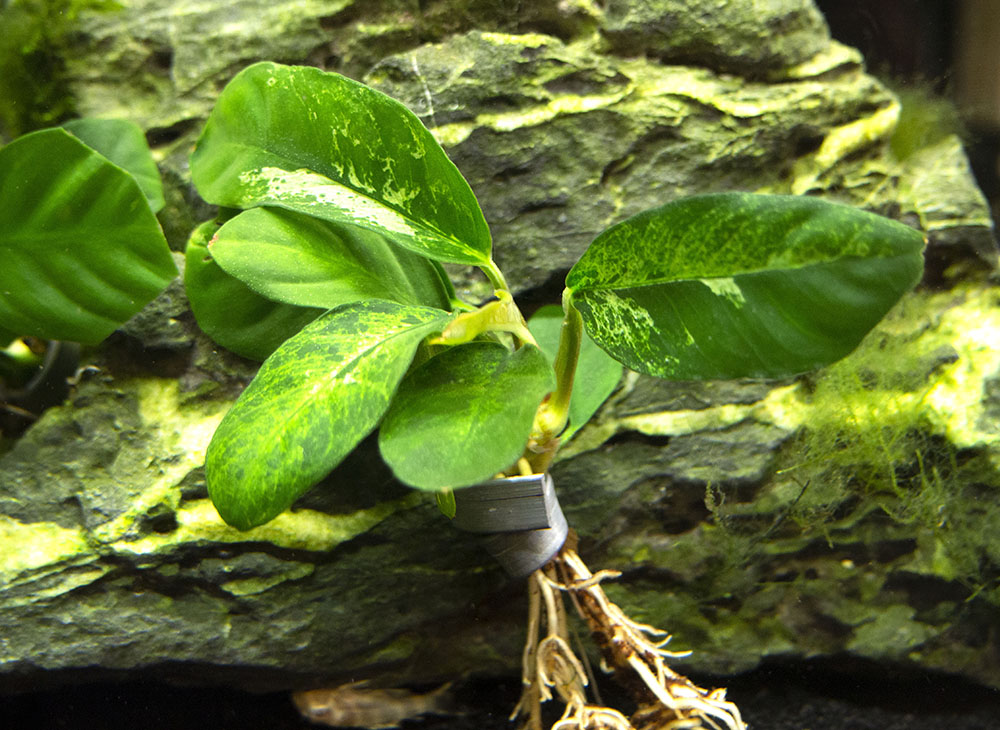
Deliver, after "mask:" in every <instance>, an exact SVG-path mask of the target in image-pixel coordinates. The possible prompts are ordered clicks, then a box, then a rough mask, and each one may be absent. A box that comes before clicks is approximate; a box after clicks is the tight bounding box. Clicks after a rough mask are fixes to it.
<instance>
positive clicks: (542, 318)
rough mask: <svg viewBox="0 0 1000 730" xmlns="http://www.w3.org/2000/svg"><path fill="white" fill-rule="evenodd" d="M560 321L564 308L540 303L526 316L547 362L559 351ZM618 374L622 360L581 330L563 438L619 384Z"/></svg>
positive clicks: (529, 327)
mask: <svg viewBox="0 0 1000 730" xmlns="http://www.w3.org/2000/svg"><path fill="white" fill-rule="evenodd" d="M562 322H563V310H562V307H558V306H547V307H542V308H540V309H539V310H538V311H537V312H535V313H534V314H533V315H532V316H531V319H529V320H528V329H529V330H531V334H532V335H534V336H535V340H536V341H537V342H538V346H539V347H540V348H541V350H542V352H544V353H545V356H546V357H547V358H548V359H549V362H555V359H556V353H557V352H558V351H559V336H560V333H561V331H562ZM621 377H622V366H621V363H619V362H618V361H617V360H615V359H614V358H612V357H611V356H610V355H608V354H607V353H606V352H605V351H604V350H602V349H601V348H600V347H598V346H597V345H595V344H594V341H593V340H592V339H590V337H588V336H587V334H586V333H584V336H583V341H582V342H581V343H580V357H579V360H578V361H577V364H576V376H575V377H574V378H573V394H572V396H571V398H570V402H569V426H568V427H567V428H566V430H565V431H563V433H562V439H563V441H568V440H569V439H570V438H571V437H572V436H573V434H574V433H576V432H577V431H578V430H579V429H580V428H582V427H583V425H584V424H585V423H587V421H589V420H590V418H591V416H593V415H594V414H595V413H596V412H597V409H598V408H600V407H601V404H602V403H604V401H606V400H607V399H608V396H610V395H611V394H612V393H613V392H614V391H615V388H617V387H618V381H619V380H621Z"/></svg>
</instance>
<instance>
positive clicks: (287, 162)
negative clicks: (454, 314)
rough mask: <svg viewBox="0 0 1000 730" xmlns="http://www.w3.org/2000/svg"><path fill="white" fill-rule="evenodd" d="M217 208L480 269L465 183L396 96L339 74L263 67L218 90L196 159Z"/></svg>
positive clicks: (198, 178)
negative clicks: (360, 235)
mask: <svg viewBox="0 0 1000 730" xmlns="http://www.w3.org/2000/svg"><path fill="white" fill-rule="evenodd" d="M191 175H192V178H193V180H194V182H195V185H196V186H197V188H198V191H199V192H200V193H201V195H202V197H204V198H205V199H206V200H207V201H209V202H210V203H215V204H218V205H227V206H231V207H237V208H248V207H252V206H256V205H265V204H267V205H276V206H280V207H284V208H289V209H292V210H298V211H300V212H303V213H307V214H309V215H313V216H317V217H320V218H325V219H327V220H331V221H334V222H339V223H352V224H356V225H359V226H363V227H366V228H370V229H371V230H374V231H376V232H378V233H381V234H384V235H386V236H388V237H390V238H391V239H392V240H393V241H394V242H396V243H398V244H399V245H401V246H403V247H405V248H408V249H410V250H412V251H415V252H417V253H419V254H423V255H425V256H428V257H430V258H433V259H436V260H439V261H450V262H454V263H464V264H475V265H479V264H484V263H486V262H487V261H489V259H490V250H491V242H490V233H489V227H488V226H487V225H486V221H485V219H484V218H483V214H482V211H481V210H480V209H479V203H478V202H477V201H476V198H475V196H474V195H473V193H472V190H471V189H470V188H469V185H468V183H467V182H466V181H465V178H463V177H462V175H461V173H459V171H458V169H457V168H456V167H455V165H454V164H452V162H451V160H449V159H448V157H447V155H445V153H444V150H442V149H441V147H440V145H438V143H437V142H436V141H435V139H434V137H433V136H432V135H431V133H430V132H428V131H427V129H426V128H425V127H424V126H423V125H422V124H421V123H420V120H419V119H417V117H416V116H415V115H414V114H413V113H412V112H410V111H409V110H408V109H406V107H404V106H403V105H402V104H400V103H399V102H397V101H395V100H393V99H390V98H389V97H388V96H385V95H384V94H381V93H379V92H377V91H375V90H374V89H371V88H369V87H367V86H365V85H364V84H359V83H358V82H356V81H352V80H350V79H348V78H345V77H343V76H340V75H339V74H333V73H325V72H323V71H320V70H319V69H316V68H310V67H305V66H282V65H279V64H276V63H258V64H254V65H253V66H250V67H248V68H246V69H244V70H243V71H241V72H240V73H239V74H238V75H237V76H236V77H235V78H234V79H233V80H232V81H231V82H229V85H228V86H226V88H225V89H224V90H223V92H222V94H221V95H220V97H219V100H218V102H217V103H216V106H215V109H214V110H213V111H212V114H211V116H210V117H209V119H208V123H207V124H206V125H205V130H204V132H203V133H202V135H201V138H200V139H199V140H198V145H197V148H196V149H195V152H194V155H193V156H192V158H191Z"/></svg>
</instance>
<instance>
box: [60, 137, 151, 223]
mask: <svg viewBox="0 0 1000 730" xmlns="http://www.w3.org/2000/svg"><path fill="white" fill-rule="evenodd" d="M62 126H63V128H64V129H66V130H67V131H68V132H70V133H71V134H72V135H73V136H74V137H77V138H78V139H79V140H80V141H81V142H83V143H84V144H85V145H87V146H88V147H90V148H91V149H93V150H96V151H97V152H100V153H101V154H102V155H104V156H105V157H107V158H108V159H109V160H110V161H111V162H113V163H115V164H116V165H118V167H120V168H122V169H123V170H125V172H127V173H129V174H130V175H132V177H134V178H135V181H136V182H137V183H139V187H140V188H141V189H142V194H143V195H145V196H146V200H147V201H148V202H149V207H150V209H151V210H152V211H153V212H154V213H157V212H159V211H160V210H161V209H162V208H163V206H164V200H163V183H162V181H161V180H160V171H159V170H158V169H157V167H156V163H155V162H154V161H153V154H152V152H150V151H149V145H148V144H147V143H146V135H144V134H143V133H142V129H141V128H140V127H139V125H138V124H135V123H134V122H129V121H127V120H125V119H75V120H73V121H72V122H67V123H66V124H64V125H62Z"/></svg>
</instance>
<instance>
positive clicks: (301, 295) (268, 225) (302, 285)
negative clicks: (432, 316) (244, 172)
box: [209, 208, 450, 309]
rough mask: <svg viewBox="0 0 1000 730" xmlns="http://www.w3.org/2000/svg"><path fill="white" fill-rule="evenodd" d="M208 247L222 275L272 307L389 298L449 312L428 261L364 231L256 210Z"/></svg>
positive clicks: (438, 279)
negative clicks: (273, 303)
mask: <svg viewBox="0 0 1000 730" xmlns="http://www.w3.org/2000/svg"><path fill="white" fill-rule="evenodd" d="M209 249H210V251H211V254H212V258H213V259H214V260H215V261H216V262H217V263H218V264H219V266H221V267H222V268H223V269H224V270H225V271H226V273H228V274H231V275H232V276H235V277H236V278H237V279H239V280H240V281H243V282H245V283H246V284H247V285H248V286H249V287H250V288H251V289H253V290H254V291H256V292H258V293H260V294H262V295H263V296H265V297H267V298H268V299H272V300H274V301H277V302H285V303H287V304H297V305H299V306H303V307H322V308H323V309H332V308H333V307H337V306H340V305H341V304H347V303H348V302H355V301H361V300H364V299H389V300H391V301H394V302H399V303H400V304H419V305H423V306H428V307H437V308H439V309H448V308H449V307H450V298H449V292H448V291H447V290H446V289H445V286H444V284H443V282H442V280H441V276H440V274H439V273H438V271H437V269H436V268H435V267H434V266H433V264H432V263H431V261H430V260H429V259H426V258H424V257H423V256H418V255H417V254H415V253H412V252H410V251H407V250H406V249H402V248H399V247H398V246H395V245H393V244H392V243H390V242H389V241H387V240H386V239H385V237H384V236H382V235H380V234H378V233H375V232H374V231H371V230H368V229H365V228H358V227H356V226H347V225H343V224H336V223H330V222H328V221H324V220H321V219H319V218H312V217H310V216H307V215H303V214H301V213H295V212H293V211H289V210H281V209H279V208H254V209H252V210H248V211H245V212H244V213H241V214H240V215H238V216H236V217H235V218H233V219H231V220H229V221H227V222H226V223H225V224H224V225H223V226H222V228H220V229H219V231H218V233H217V234H216V235H215V238H214V239H213V241H212V242H211V244H209Z"/></svg>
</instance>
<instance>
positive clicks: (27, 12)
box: [0, 0, 122, 140]
mask: <svg viewBox="0 0 1000 730" xmlns="http://www.w3.org/2000/svg"><path fill="white" fill-rule="evenodd" d="M121 7H122V6H121V5H119V4H118V3H117V2H116V1H115V0H13V1H12V2H11V3H9V4H7V3H5V4H4V6H3V7H2V8H0V28H3V33H0V140H2V139H3V138H5V137H6V138H7V139H8V140H9V139H13V138H14V137H17V136H18V135H21V134H24V133H26V132H31V131H33V130H35V129H40V128H41V127H47V126H51V125H53V124H57V123H58V122H60V121H62V120H63V119H66V118H67V117H69V116H71V115H72V113H73V111H74V106H75V105H74V99H73V96H72V93H71V92H70V89H69V86H68V83H67V80H66V77H65V61H64V59H65V53H66V47H67V38H68V37H69V35H70V33H71V32H72V29H73V25H74V23H75V22H76V20H77V18H78V17H79V15H80V13H81V12H83V11H85V10H99V11H112V10H118V9H120V8H121Z"/></svg>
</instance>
